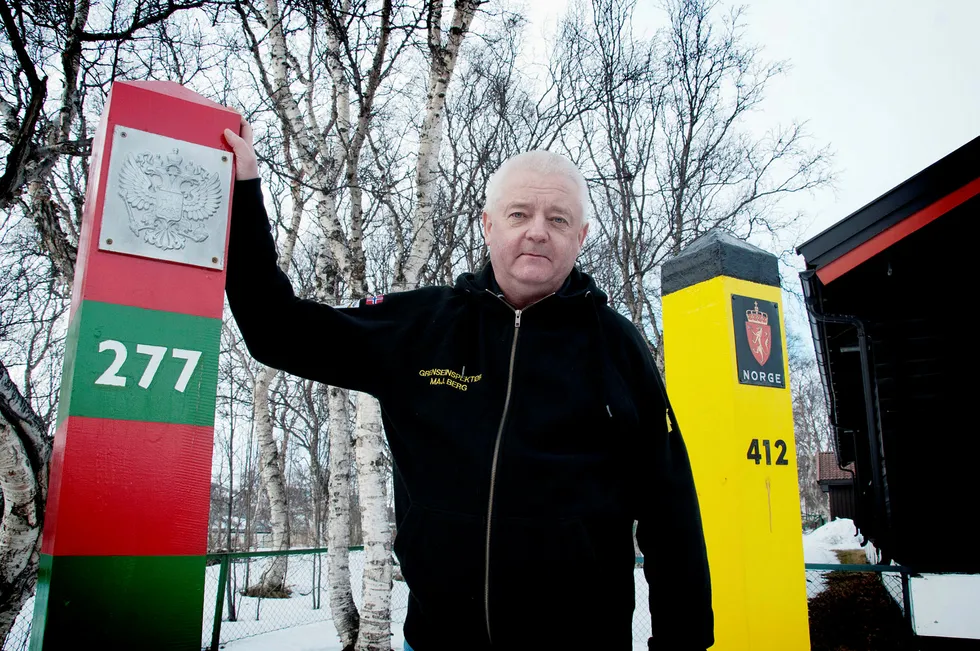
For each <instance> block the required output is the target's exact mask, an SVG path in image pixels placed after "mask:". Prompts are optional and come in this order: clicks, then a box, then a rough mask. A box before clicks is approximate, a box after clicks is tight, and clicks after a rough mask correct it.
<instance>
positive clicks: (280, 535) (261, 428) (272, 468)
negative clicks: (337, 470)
mask: <svg viewBox="0 0 980 651" xmlns="http://www.w3.org/2000/svg"><path fill="white" fill-rule="evenodd" d="M291 195H292V204H293V205H292V214H291V220H290V227H289V231H288V233H287V234H286V239H285V241H284V242H283V246H282V251H281V255H280V256H279V268H280V269H281V270H282V272H283V273H288V272H289V267H290V265H291V264H292V260H293V250H294V249H295V248H296V238H297V236H298V235H299V225H300V220H301V219H302V216H303V208H304V206H305V201H304V200H303V196H302V194H301V192H300V190H299V188H298V187H294V189H293V190H292V193H291ZM278 374H279V371H277V370H276V369H274V368H270V367H268V366H262V367H261V368H260V369H259V371H258V373H256V374H255V381H254V385H253V386H254V388H253V392H252V422H253V423H254V428H255V429H254V431H255V437H256V440H257V441H258V444H259V477H260V478H261V481H262V487H263V488H264V490H265V493H266V496H267V497H268V498H269V520H270V522H269V525H270V528H271V530H272V546H273V548H274V549H277V550H284V549H289V533H290V532H289V502H288V499H287V492H286V475H285V471H284V469H285V467H286V464H285V459H284V458H283V457H284V456H285V448H286V446H285V438H284V440H283V454H280V451H279V448H278V447H277V446H276V439H275V436H274V433H273V422H272V412H271V410H270V409H269V387H271V386H272V382H273V381H274V380H275V379H276V376H277V375H278ZM283 436H284V437H288V436H289V432H284V433H283ZM287 568H288V557H286V556H277V557H275V558H273V559H272V561H271V562H270V563H269V565H267V566H266V568H265V570H264V571H263V572H262V576H261V579H260V580H259V583H258V584H257V585H256V586H250V587H249V588H248V589H247V590H246V594H248V595H250V596H262V597H288V596H289V588H288V587H287V586H286V570H287Z"/></svg>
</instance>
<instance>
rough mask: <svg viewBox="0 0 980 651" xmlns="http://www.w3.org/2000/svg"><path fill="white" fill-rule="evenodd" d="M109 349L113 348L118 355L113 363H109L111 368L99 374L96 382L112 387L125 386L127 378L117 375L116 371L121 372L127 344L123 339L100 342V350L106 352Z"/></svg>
mask: <svg viewBox="0 0 980 651" xmlns="http://www.w3.org/2000/svg"><path fill="white" fill-rule="evenodd" d="M107 350H111V351H112V352H114V353H115V354H116V356H115V358H113V360H112V364H109V368H107V369H106V370H105V372H104V373H103V374H102V375H100V376H99V379H98V380H96V381H95V383H96V384H105V385H108V386H110V387H124V386H126V378H124V377H121V376H119V375H116V373H118V372H119V369H121V368H122V365H123V362H125V361H126V346H124V345H123V343H122V342H121V341H116V340H114V339H108V340H106V341H102V342H99V352H100V353H104V352H105V351H107Z"/></svg>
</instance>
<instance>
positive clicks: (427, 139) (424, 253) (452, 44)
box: [394, 0, 484, 291]
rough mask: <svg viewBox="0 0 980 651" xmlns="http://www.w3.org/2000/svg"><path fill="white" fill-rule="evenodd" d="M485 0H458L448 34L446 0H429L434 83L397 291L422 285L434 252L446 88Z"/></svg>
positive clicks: (422, 131) (421, 136) (430, 85)
mask: <svg viewBox="0 0 980 651" xmlns="http://www.w3.org/2000/svg"><path fill="white" fill-rule="evenodd" d="M482 4H484V2H483V1H482V0H456V1H455V4H454V7H453V16H452V22H451V23H450V27H449V33H448V35H447V36H446V37H443V28H442V13H443V3H442V0H428V2H427V5H426V6H427V19H426V20H427V23H426V24H427V28H428V39H427V44H428V51H429V83H428V94H427V99H426V106H425V117H424V118H423V120H422V128H421V129H420V131H419V153H418V158H417V159H416V163H415V165H416V170H417V171H416V177H415V214H414V218H413V220H412V232H411V240H410V241H411V242H412V244H411V247H410V248H409V250H408V252H407V256H406V257H405V258H404V259H399V260H398V262H397V265H398V267H397V270H396V272H395V285H394V289H395V290H396V291H401V290H406V289H414V288H415V287H417V286H418V282H419V276H420V274H421V272H422V267H423V266H424V265H425V264H426V263H427V262H428V261H429V257H430V256H431V254H432V245H433V239H434V238H433V226H432V209H433V200H434V196H435V192H436V179H437V176H436V170H437V166H438V164H439V151H440V149H441V147H442V141H443V109H444V107H445V104H446V93H447V91H448V89H449V83H450V81H451V80H452V75H453V70H454V69H455V67H456V56H457V54H458V53H459V48H460V45H461V44H462V43H463V39H464V38H466V32H467V31H468V30H469V27H470V23H472V22H473V17H474V16H475V15H476V11H477V9H479V8H480V5H482Z"/></svg>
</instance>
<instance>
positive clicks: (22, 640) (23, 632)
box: [3, 596, 34, 651]
mask: <svg viewBox="0 0 980 651" xmlns="http://www.w3.org/2000/svg"><path fill="white" fill-rule="evenodd" d="M33 619H34V597H33V596H31V597H29V598H28V599H27V601H25V602H24V606H23V607H22V608H21V609H20V613H19V614H18V615H17V618H16V619H15V620H14V625H13V626H11V627H10V632H9V633H7V639H6V640H4V642H3V651H27V649H28V648H30V646H31V622H32V621H33Z"/></svg>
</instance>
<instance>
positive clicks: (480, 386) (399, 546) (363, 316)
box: [225, 123, 713, 651]
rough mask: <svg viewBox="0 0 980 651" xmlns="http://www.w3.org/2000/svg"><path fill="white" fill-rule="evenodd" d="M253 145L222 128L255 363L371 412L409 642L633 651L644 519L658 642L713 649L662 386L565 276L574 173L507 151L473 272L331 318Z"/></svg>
mask: <svg viewBox="0 0 980 651" xmlns="http://www.w3.org/2000/svg"><path fill="white" fill-rule="evenodd" d="M242 136H243V137H238V136H237V135H236V134H234V133H232V132H231V131H226V132H225V137H226V139H227V140H228V142H229V143H230V144H231V146H232V147H233V149H234V151H235V156H236V165H237V172H236V175H237V179H238V182H237V184H236V186H235V198H234V207H233V216H232V223H231V244H230V250H229V254H228V276H227V294H228V300H229V303H230V305H231V309H232V313H233V314H234V316H235V319H236V321H237V322H238V325H239V328H240V329H241V332H242V335H243V337H244V338H245V342H246V344H247V345H248V348H249V350H250V351H251V353H252V354H253V355H254V356H255V358H256V359H258V360H259V361H260V362H263V363H265V364H268V365H270V366H274V367H276V368H280V369H283V370H285V371H287V372H289V373H293V374H295V375H299V376H302V377H306V378H310V379H314V380H318V381H320V382H324V383H327V384H332V385H335V386H341V387H347V388H350V389H354V390H357V391H366V392H368V393H371V394H373V395H374V396H376V397H377V398H378V400H379V401H380V403H381V407H382V414H383V419H384V425H385V432H386V435H387V437H388V442H389V445H390V447H391V452H392V456H393V459H394V465H395V476H396V483H395V493H396V495H395V497H396V500H395V501H396V512H397V513H396V518H397V521H398V534H397V536H396V539H395V544H394V547H395V552H396V554H397V555H398V558H399V560H400V562H401V567H402V573H403V575H404V577H405V580H406V582H407V584H408V587H409V590H410V592H411V596H410V600H409V607H408V616H407V619H406V621H405V638H406V640H407V642H408V644H409V645H410V646H411V648H412V649H414V650H415V651H443V650H450V649H452V650H454V651H456V650H482V649H494V650H498V649H506V650H512V649H518V650H519V649H541V650H550V649H595V650H597V651H598V650H602V651H616V650H620V649H622V650H626V649H632V617H633V606H634V604H633V601H634V586H633V567H634V549H633V539H632V525H633V521H634V520H638V521H639V525H638V530H637V538H638V541H639V544H640V549H641V550H642V551H643V553H644V554H645V556H646V562H645V564H644V570H645V572H646V576H647V579H648V581H649V583H650V610H651V616H652V618H653V635H652V637H651V640H650V648H651V649H664V650H669V651H681V650H691V649H698V650H703V649H706V648H707V647H709V646H711V644H712V642H713V622H712V612H711V589H710V581H709V576H708V566H707V558H706V554H705V548H704V539H703V535H702V530H701V521H700V514H699V510H698V503H697V495H696V493H695V489H694V483H693V479H692V476H691V469H690V464H689V462H688V458H687V453H686V450H685V448H684V443H683V441H682V439H681V435H680V431H679V430H678V427H677V423H676V421H675V420H674V419H673V415H672V413H671V411H670V407H669V405H668V403H667V398H666V394H665V392H664V389H663V384H662V381H661V378H660V374H659V372H658V371H657V369H656V367H655V366H654V364H653V360H652V359H651V356H650V354H649V351H648V350H647V348H646V346H645V344H644V342H643V340H642V338H641V337H640V335H639V333H637V331H636V329H635V328H634V327H633V325H632V324H631V323H630V322H629V321H628V320H626V319H624V318H623V317H622V316H620V315H619V314H617V313H616V312H615V311H613V310H612V309H610V308H609V307H608V306H607V305H606V296H605V294H603V293H602V291H600V290H599V289H598V288H597V287H596V286H595V284H594V282H593V281H592V279H591V278H590V277H589V276H588V275H586V274H584V273H582V272H581V271H579V270H578V269H575V268H574V265H575V259H576V257H577V255H578V252H579V250H580V248H581V246H582V242H583V241H584V240H585V236H586V233H587V232H588V227H589V225H588V222H587V221H586V218H585V211H586V207H587V205H588V202H587V196H588V195H587V189H586V184H585V180H584V179H583V177H582V175H581V173H580V172H579V171H578V170H577V169H576V168H575V167H574V166H573V165H572V164H571V163H570V162H569V161H567V160H566V159H564V158H562V157H561V156H558V155H556V154H551V153H548V152H541V151H537V152H530V153H528V154H522V155H520V156H517V157H514V158H512V159H510V160H509V161H507V162H505V163H504V164H503V165H502V166H501V168H500V169H499V170H498V171H497V172H496V174H494V176H493V177H492V179H491V181H490V183H489V184H488V187H487V199H486V208H485V210H484V213H483V227H484V234H485V237H486V242H487V245H488V247H489V249H490V264H488V265H487V266H486V267H484V269H483V270H482V271H480V272H479V273H478V274H463V275H462V276H460V277H459V279H458V280H457V282H456V285H455V287H427V288H424V289H419V290H415V291H410V292H404V293H400V294H394V295H388V296H385V297H384V299H383V300H381V301H376V300H372V301H369V302H368V301H362V302H361V304H360V306H359V307H356V308H349V309H334V308H331V307H327V306H325V305H320V304H318V303H315V302H313V301H308V300H301V299H298V298H296V297H295V296H294V294H293V291H292V288H291V286H290V284H289V281H288V279H287V278H286V276H285V275H284V274H282V273H280V272H279V270H278V268H277V267H276V251H275V245H274V243H273V239H272V236H271V232H270V226H269V223H268V219H267V218H266V215H265V211H264V209H263V207H262V197H261V192H260V189H259V181H258V168H257V165H256V163H255V154H254V151H253V150H252V146H251V129H250V128H249V127H248V125H247V124H245V123H243V125H242Z"/></svg>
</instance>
